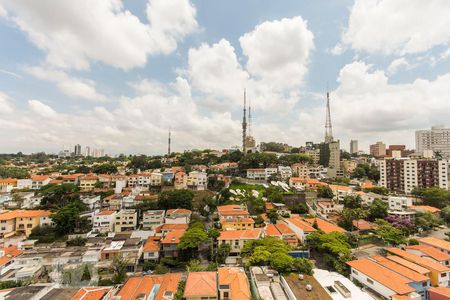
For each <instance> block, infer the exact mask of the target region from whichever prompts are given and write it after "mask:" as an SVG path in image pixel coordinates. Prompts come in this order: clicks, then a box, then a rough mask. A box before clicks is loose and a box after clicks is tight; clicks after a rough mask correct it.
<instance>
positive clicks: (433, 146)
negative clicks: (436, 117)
mask: <svg viewBox="0 0 450 300" xmlns="http://www.w3.org/2000/svg"><path fill="white" fill-rule="evenodd" d="M425 150H432V151H433V152H434V153H435V155H436V154H437V156H439V155H441V156H442V157H444V158H450V128H445V127H444V126H433V127H431V129H430V130H418V131H416V151H417V152H419V153H423V152H424V151H425Z"/></svg>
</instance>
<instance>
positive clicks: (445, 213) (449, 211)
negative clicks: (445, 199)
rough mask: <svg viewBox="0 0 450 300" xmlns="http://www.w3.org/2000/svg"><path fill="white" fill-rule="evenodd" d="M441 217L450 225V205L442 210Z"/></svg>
mask: <svg viewBox="0 0 450 300" xmlns="http://www.w3.org/2000/svg"><path fill="white" fill-rule="evenodd" d="M441 216H442V218H443V219H444V221H445V222H446V223H450V205H447V206H446V207H444V208H443V209H442V210H441Z"/></svg>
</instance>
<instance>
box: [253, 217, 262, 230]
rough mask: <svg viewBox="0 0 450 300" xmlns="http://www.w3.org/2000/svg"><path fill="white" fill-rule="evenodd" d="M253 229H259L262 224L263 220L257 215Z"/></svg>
mask: <svg viewBox="0 0 450 300" xmlns="http://www.w3.org/2000/svg"><path fill="white" fill-rule="evenodd" d="M254 220H255V227H260V226H262V225H263V224H264V219H263V217H261V215H258V216H257V217H256V218H255V219H254Z"/></svg>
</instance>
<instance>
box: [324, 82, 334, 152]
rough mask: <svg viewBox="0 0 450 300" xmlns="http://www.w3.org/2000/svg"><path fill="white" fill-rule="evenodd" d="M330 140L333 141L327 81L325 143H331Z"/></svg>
mask: <svg viewBox="0 0 450 300" xmlns="http://www.w3.org/2000/svg"><path fill="white" fill-rule="evenodd" d="M332 141H333V127H332V125H331V112H330V92H329V91H328V83H327V113H326V121H325V143H331V142H332Z"/></svg>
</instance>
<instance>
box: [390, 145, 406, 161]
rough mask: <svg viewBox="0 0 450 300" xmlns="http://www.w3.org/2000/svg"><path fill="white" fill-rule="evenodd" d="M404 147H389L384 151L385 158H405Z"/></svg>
mask: <svg viewBox="0 0 450 300" xmlns="http://www.w3.org/2000/svg"><path fill="white" fill-rule="evenodd" d="M405 150H406V146H405V145H389V147H388V148H387V149H386V156H387V157H393V158H400V157H404V156H405Z"/></svg>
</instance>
